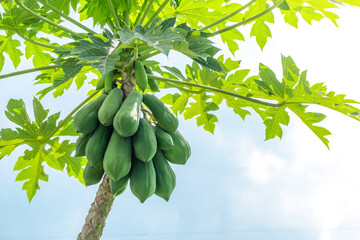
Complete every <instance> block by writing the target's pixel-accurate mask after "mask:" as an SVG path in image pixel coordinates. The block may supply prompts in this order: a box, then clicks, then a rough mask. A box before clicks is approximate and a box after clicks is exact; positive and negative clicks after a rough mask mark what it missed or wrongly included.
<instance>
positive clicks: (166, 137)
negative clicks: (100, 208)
mask: <svg viewBox="0 0 360 240" xmlns="http://www.w3.org/2000/svg"><path fill="white" fill-rule="evenodd" d="M142 104H144V105H146V106H147V108H148V109H149V110H150V111H149V110H145V108H144V107H143V106H142ZM142 111H143V113H144V112H148V113H150V112H151V115H152V116H151V117H150V120H151V121H149V120H148V119H146V118H145V116H146V115H145V114H144V117H141V113H142ZM73 124H74V128H75V129H76V130H77V131H78V132H80V133H81V135H80V136H79V138H78V139H77V141H76V153H75V155H76V156H86V158H87V159H88V162H87V165H86V166H85V170H84V180H85V184H86V185H87V186H89V185H92V184H96V183H98V182H100V180H101V179H102V177H103V175H104V172H105V173H106V174H107V175H108V176H109V184H110V188H111V192H112V194H114V195H116V196H117V195H120V194H121V193H122V192H123V191H125V189H126V187H127V185H128V182H129V181H130V188H131V191H132V192H133V194H134V195H135V196H136V197H137V198H138V199H139V200H140V202H144V201H145V200H146V199H147V198H149V197H150V196H151V195H153V194H156V195H158V196H160V197H162V198H163V199H165V200H166V201H168V200H169V198H170V195H171V193H172V192H173V190H174V188H175V182H176V178H175V174H174V172H173V170H172V168H171V166H170V164H169V162H171V163H174V164H185V163H186V161H187V160H188V158H189V157H190V153H191V150H190V146H189V144H188V143H187V141H186V140H185V139H184V138H183V136H182V135H181V134H180V132H179V131H178V130H177V128H178V125H179V122H178V119H177V118H176V116H175V115H174V113H173V112H172V111H171V110H170V109H169V108H168V107H167V106H166V105H165V104H164V103H163V102H162V101H161V100H160V99H158V98H157V97H156V96H155V95H153V94H148V93H146V94H142V93H140V92H138V91H131V92H130V93H129V94H128V96H127V97H126V98H125V99H124V93H123V90H122V89H121V88H117V87H115V88H113V89H111V90H109V92H108V94H107V93H106V91H105V89H104V91H103V93H102V94H101V95H100V96H99V97H98V98H96V99H95V100H93V101H91V102H90V103H88V104H86V105H85V106H84V107H82V108H81V109H80V110H79V111H78V112H77V113H76V114H75V116H74V119H73Z"/></svg>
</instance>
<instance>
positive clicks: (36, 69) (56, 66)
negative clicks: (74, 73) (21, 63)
mask: <svg viewBox="0 0 360 240" xmlns="http://www.w3.org/2000/svg"><path fill="white" fill-rule="evenodd" d="M59 67H60V66H58V65H51V66H45V67H37V68H31V69H26V70H22V71H17V72H12V73H8V74H3V75H0V79H2V78H8V77H13V76H17V75H21V74H26V73H31V72H37V71H42V70H47V69H53V68H59Z"/></svg>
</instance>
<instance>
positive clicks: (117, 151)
mask: <svg viewBox="0 0 360 240" xmlns="http://www.w3.org/2000/svg"><path fill="white" fill-rule="evenodd" d="M131 152H132V145H131V137H120V136H119V134H117V132H116V131H113V133H112V134H111V138H110V141H109V143H108V146H107V148H106V151H105V156H104V169H105V172H106V174H107V175H109V177H110V178H111V179H112V180H114V181H118V180H119V179H120V178H122V177H124V176H126V175H127V174H128V173H129V172H130V168H131Z"/></svg>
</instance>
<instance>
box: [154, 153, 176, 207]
mask: <svg viewBox="0 0 360 240" xmlns="http://www.w3.org/2000/svg"><path fill="white" fill-rule="evenodd" d="M152 161H153V164H154V168H155V173H156V190H155V194H156V195H158V196H159V197H161V198H163V199H165V201H169V198H170V195H171V193H172V192H173V190H174V188H175V185H176V176H175V173H174V171H173V170H172V169H171V166H170V164H169V163H168V161H167V160H166V159H165V157H164V154H163V153H162V151H161V150H160V149H158V150H157V151H156V154H155V156H154V158H153V159H152Z"/></svg>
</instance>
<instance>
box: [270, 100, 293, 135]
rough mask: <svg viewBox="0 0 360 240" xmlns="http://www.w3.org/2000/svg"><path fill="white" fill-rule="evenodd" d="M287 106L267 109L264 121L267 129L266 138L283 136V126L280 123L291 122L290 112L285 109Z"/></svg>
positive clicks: (286, 123)
mask: <svg viewBox="0 0 360 240" xmlns="http://www.w3.org/2000/svg"><path fill="white" fill-rule="evenodd" d="M285 110H286V107H285V106H282V107H278V108H273V107H270V108H268V109H267V110H266V111H265V114H266V116H267V117H266V119H265V121H264V125H265V126H266V129H265V140H268V139H272V138H275V137H276V136H278V137H279V138H282V134H283V131H282V128H281V126H280V124H283V125H285V126H287V125H288V124H289V122H290V117H289V114H288V113H287V112H286V111H285Z"/></svg>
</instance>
